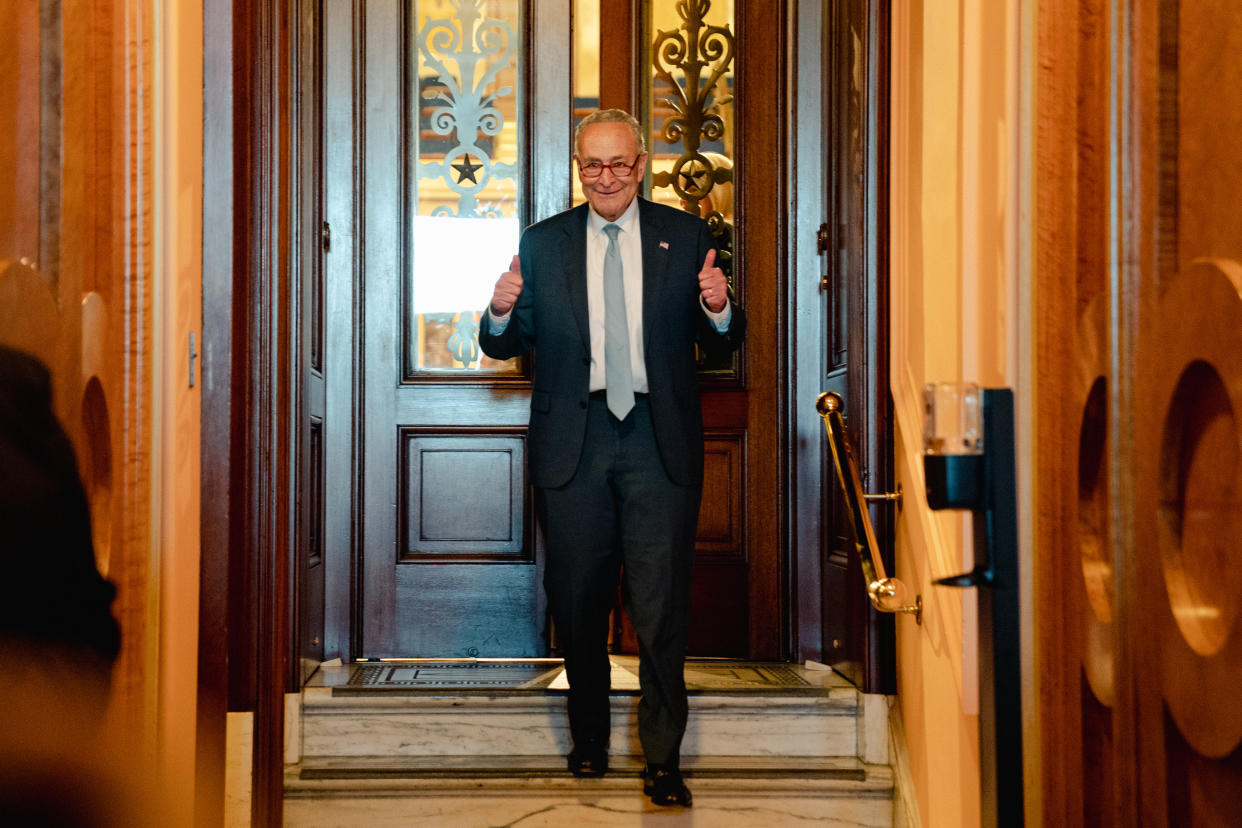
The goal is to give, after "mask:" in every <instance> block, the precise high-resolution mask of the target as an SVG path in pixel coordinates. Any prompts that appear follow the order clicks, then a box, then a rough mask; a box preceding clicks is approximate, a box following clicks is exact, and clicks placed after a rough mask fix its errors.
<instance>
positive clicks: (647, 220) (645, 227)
mask: <svg viewBox="0 0 1242 828" xmlns="http://www.w3.org/2000/svg"><path fill="white" fill-rule="evenodd" d="M638 224H639V230H640V233H641V236H642V245H643V351H644V353H645V352H646V351H647V349H648V346H649V345H650V343H651V332H652V331H653V330H654V329H655V326H656V320H657V319H658V311H659V308H660V291H661V290H663V288H664V273H665V270H666V268H667V265H668V240H667V239H664V238H661V233H662V232H663V229H664V225H663V224H662V223H661V222H660V220H659V216H658V214H657V213H656V211H655V210H652V209H651V202H649V201H647V200H646V199H642V198H640V199H639V200H638ZM661 242H664V246H663V247H661V245H660V243H661Z"/></svg>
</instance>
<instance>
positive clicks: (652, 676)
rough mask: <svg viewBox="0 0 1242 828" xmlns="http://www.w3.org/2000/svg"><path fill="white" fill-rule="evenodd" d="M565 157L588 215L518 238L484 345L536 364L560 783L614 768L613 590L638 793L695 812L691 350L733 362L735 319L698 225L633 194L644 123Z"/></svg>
mask: <svg viewBox="0 0 1242 828" xmlns="http://www.w3.org/2000/svg"><path fill="white" fill-rule="evenodd" d="M574 144H575V160H576V162H577V165H578V177H579V180H580V181H581V182H582V189H583V192H584V193H585V194H586V198H587V202H588V204H585V205H581V206H579V207H575V208H573V209H571V210H568V211H566V212H563V213H560V214H559V215H556V216H553V217H552V218H549V219H547V220H545V221H541V222H539V223H538V224H535V225H533V226H531V227H530V228H528V229H527V230H526V232H525V233H524V234H523V235H522V239H521V242H520V244H519V248H518V255H517V256H515V257H514V258H513V261H512V263H511V265H510V269H509V270H508V271H507V272H506V273H504V274H502V275H501V277H500V279H499V280H498V281H497V283H496V288H495V292H494V293H493V295H492V301H491V304H490V306H489V307H488V309H487V311H486V313H485V317H486V318H485V319H484V320H483V323H482V325H481V326H480V331H481V332H480V337H479V339H480V344H481V345H482V347H483V350H484V351H485V352H486V353H487V354H488V355H489V356H491V357H493V358H496V359H509V358H512V357H515V356H518V355H520V354H524V353H526V352H528V351H530V350H532V349H534V350H535V353H536V363H535V376H534V389H533V392H532V394H531V416H530V431H529V437H528V441H529V468H530V474H531V480H532V483H533V484H534V486H535V490H536V509H537V514H538V516H539V520H540V523H541V525H542V527H543V531H544V538H545V541H546V551H547V558H546V566H545V576H544V587H545V590H546V592H547V596H548V605H549V607H550V609H551V612H552V618H553V621H554V622H555V624H556V632H557V640H558V643H559V645H560V647H561V652H562V655H563V656H564V659H565V672H566V675H567V677H568V679H569V686H570V690H569V725H570V732H571V735H572V738H573V750H572V751H571V752H570V754H569V769H570V771H571V772H573V773H574V774H575V775H576V776H602V775H603V774H604V773H605V772H607V769H608V753H607V748H608V731H609V709H608V693H609V677H610V665H609V661H608V652H607V641H608V615H609V611H610V609H611V607H612V603H613V596H615V594H616V588H617V583H618V581H619V580H621V589H622V600H623V601H624V603H625V607H626V610H627V612H628V613H629V616H630V618H631V620H632V621H633V623H634V628H635V631H636V632H637V634H638V644H639V684H640V686H641V689H642V700H641V701H640V703H639V708H638V732H639V739H640V741H641V742H642V746H643V752H644V754H645V755H646V759H647V768H646V770H645V772H644V791H645V792H646V793H647V795H649V796H650V797H651V799H652V801H653V802H655V803H657V804H660V805H689V804H690V802H691V796H690V791H689V790H688V789H687V788H686V785H685V783H684V781H683V780H682V777H681V772H680V766H679V759H680V749H681V739H682V736H683V734H684V733H685V729H686V718H687V713H688V706H687V701H686V687H685V678H684V662H685V652H686V636H687V630H688V626H689V611H690V572H691V567H692V563H693V559H694V540H695V525H696V523H697V520H698V513H699V500H700V497H701V494H702V477H703V424H702V417H701V414H700V408H699V394H698V385H697V377H696V373H695V366H696V361H695V344H696V343H697V344H698V346H699V347H700V348H702V349H704V350H705V351H706V352H708V353H722V352H723V353H727V352H728V351H730V350H732V349H735V348H737V347H738V346H739V345H740V344H741V342H742V337H743V336H744V334H745V330H746V318H745V314H744V313H743V312H742V309H741V308H740V307H738V306H737V305H736V304H735V303H733V302H732V301H731V300H730V297H729V295H728V282H727V280H726V279H725V276H724V273H723V272H721V270H720V268H718V267H716V266H715V259H716V255H717V251H716V247H715V244H714V242H713V240H712V236H711V233H710V232H709V231H708V229H707V224H706V223H705V222H703V221H702V220H701V219H699V218H697V217H695V216H691V215H689V214H687V213H685V212H682V211H679V210H675V209H673V208H670V207H666V206H662V205H658V204H654V203H652V202H650V201H647V200H645V199H642V198H639V197H638V188H639V185H640V184H641V182H642V180H643V172H644V170H645V169H646V164H647V153H646V151H645V150H646V141H645V139H644V136H643V133H642V129H641V128H640V126H639V124H638V122H637V121H636V120H635V119H634V118H633V117H632V116H630V115H629V114H627V113H625V112H622V111H620V110H616V109H610V110H602V111H599V112H596V113H593V114H591V115H589V116H587V117H586V118H585V119H583V121H582V122H581V124H580V125H579V127H578V130H577V132H576V134H575V136H574ZM622 575H623V577H622Z"/></svg>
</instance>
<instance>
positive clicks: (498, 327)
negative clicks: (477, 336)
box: [487, 308, 513, 336]
mask: <svg viewBox="0 0 1242 828" xmlns="http://www.w3.org/2000/svg"><path fill="white" fill-rule="evenodd" d="M512 315H513V309H512V308H510V309H509V312H508V313H506V314H505V315H504V316H497V315H496V314H494V313H492V309H491V308H488V309H487V332H488V333H489V334H491V335H492V336H500V335H501V334H502V333H504V332H505V328H507V327H509V317H511V316H512Z"/></svg>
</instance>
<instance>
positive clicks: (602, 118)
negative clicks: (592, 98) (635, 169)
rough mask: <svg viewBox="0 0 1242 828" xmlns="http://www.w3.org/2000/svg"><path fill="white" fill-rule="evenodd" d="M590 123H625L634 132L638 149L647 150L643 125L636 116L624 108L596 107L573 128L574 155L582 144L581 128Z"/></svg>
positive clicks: (640, 150)
mask: <svg viewBox="0 0 1242 828" xmlns="http://www.w3.org/2000/svg"><path fill="white" fill-rule="evenodd" d="M591 124H627V125H628V126H629V128H630V131H631V132H633V133H634V143H635V144H637V145H638V151H639V152H646V151H647V139H646V137H645V136H644V135H643V126H642V124H640V123H639V122H638V119H637V118H635V117H634V116H633V115H631V114H630V113H628V112H626V111H625V110H624V109H597V110H595V111H594V112H592V113H591V114H590V115H588V116H586V117H585V118H583V119H582V120H581V121H580V122H579V123H578V128H577V129H575V130H574V155H575V156H576V155H577V154H578V148H579V147H581V146H582V130H583V129H585V128H586V127H589V126H590V125H591Z"/></svg>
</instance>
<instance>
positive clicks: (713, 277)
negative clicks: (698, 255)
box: [699, 249, 729, 313]
mask: <svg viewBox="0 0 1242 828" xmlns="http://www.w3.org/2000/svg"><path fill="white" fill-rule="evenodd" d="M699 295H700V296H702V297H703V304H704V305H706V306H707V309H708V310H709V311H711V312H712V313H720V312H721V311H722V310H724V306H725V304H726V303H728V301H729V282H728V280H727V279H725V275H724V271H723V270H721V269H720V268H718V267H716V251H715V250H714V249H713V250H709V251H707V257H706V258H705V259H703V268H702V269H701V270H700V271H699Z"/></svg>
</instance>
